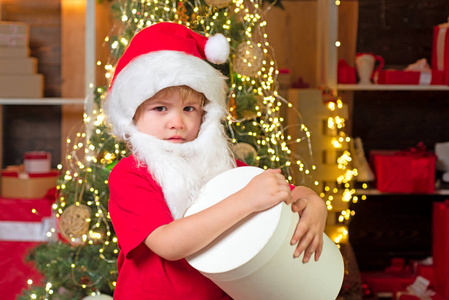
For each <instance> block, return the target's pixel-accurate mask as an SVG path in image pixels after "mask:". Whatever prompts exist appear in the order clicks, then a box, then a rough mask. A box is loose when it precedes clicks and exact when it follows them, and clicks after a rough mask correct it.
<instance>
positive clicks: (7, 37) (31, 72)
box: [0, 21, 44, 98]
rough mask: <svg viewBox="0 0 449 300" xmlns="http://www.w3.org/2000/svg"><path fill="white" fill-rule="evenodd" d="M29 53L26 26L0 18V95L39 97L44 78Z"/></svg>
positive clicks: (4, 96)
mask: <svg viewBox="0 0 449 300" xmlns="http://www.w3.org/2000/svg"><path fill="white" fill-rule="evenodd" d="M29 55H30V49H29V26H28V25H27V24H25V23H20V22H3V21H0V98H41V97H43V82H44V79H43V76H42V74H37V61H36V58H34V57H30V56H29Z"/></svg>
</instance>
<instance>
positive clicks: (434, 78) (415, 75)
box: [377, 70, 444, 85]
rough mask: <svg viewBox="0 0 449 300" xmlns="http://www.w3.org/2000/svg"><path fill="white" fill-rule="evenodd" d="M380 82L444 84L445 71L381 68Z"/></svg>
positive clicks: (378, 79) (378, 76)
mask: <svg viewBox="0 0 449 300" xmlns="http://www.w3.org/2000/svg"><path fill="white" fill-rule="evenodd" d="M377 83H378V84H419V85H429V84H430V85H439V84H444V72H443V71H436V70H435V71H432V72H419V71H401V70H380V71H379V72H378V74H377Z"/></svg>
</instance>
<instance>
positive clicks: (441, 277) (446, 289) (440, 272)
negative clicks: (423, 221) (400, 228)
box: [432, 200, 449, 299]
mask: <svg viewBox="0 0 449 300" xmlns="http://www.w3.org/2000/svg"><path fill="white" fill-rule="evenodd" d="M432 252H433V268H434V272H435V291H436V292H437V294H438V295H440V296H442V298H444V299H449V200H446V201H445V202H444V203H441V202H434V203H433V242H432Z"/></svg>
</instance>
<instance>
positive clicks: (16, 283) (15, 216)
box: [0, 198, 56, 299]
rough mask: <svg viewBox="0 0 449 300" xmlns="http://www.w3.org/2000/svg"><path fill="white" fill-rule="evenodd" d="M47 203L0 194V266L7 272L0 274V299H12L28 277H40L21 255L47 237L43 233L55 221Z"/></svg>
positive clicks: (49, 203) (0, 268)
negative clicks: (3, 196) (0, 195)
mask: <svg viewBox="0 0 449 300" xmlns="http://www.w3.org/2000/svg"><path fill="white" fill-rule="evenodd" d="M51 205H52V201H50V200H48V199H8V198H0V270H2V271H3V273H4V274H7V276H6V275H5V276H0V295H2V296H1V298H2V299H16V296H17V295H19V294H20V292H21V290H22V289H24V288H27V285H28V284H27V281H28V279H31V280H33V282H34V283H39V282H40V281H41V280H42V279H43V277H42V275H41V274H39V273H38V272H37V271H36V270H35V268H34V266H33V264H31V263H27V262H25V261H24V259H25V256H26V255H27V253H28V251H29V250H30V249H32V248H33V247H35V246H37V245H38V244H40V243H41V242H44V241H47V240H48V237H47V235H46V233H47V232H48V231H49V230H50V229H51V227H53V228H54V225H55V222H56V221H55V218H54V216H53V217H52V209H51Z"/></svg>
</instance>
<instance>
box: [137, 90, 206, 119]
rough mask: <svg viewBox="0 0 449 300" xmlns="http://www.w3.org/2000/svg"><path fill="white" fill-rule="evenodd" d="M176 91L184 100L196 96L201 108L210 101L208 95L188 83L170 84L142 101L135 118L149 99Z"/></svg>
mask: <svg viewBox="0 0 449 300" xmlns="http://www.w3.org/2000/svg"><path fill="white" fill-rule="evenodd" d="M174 93H179V95H180V96H181V99H182V100H183V101H184V100H186V99H187V98H189V97H194V99H195V98H196V99H195V100H199V101H200V102H201V106H200V107H201V108H203V107H204V105H205V104H206V103H207V101H208V100H207V98H206V96H204V94H203V93H200V92H197V91H195V90H194V89H192V88H191V87H189V86H187V85H180V86H170V87H167V88H165V89H162V90H160V91H159V92H157V93H156V94H154V95H153V96H152V97H151V98H148V99H147V100H145V101H144V102H142V104H140V105H139V107H138V108H137V109H136V113H135V114H134V117H133V120H134V121H136V120H137V118H138V117H139V116H140V114H141V113H142V111H143V107H144V105H145V104H146V103H147V101H151V100H157V99H161V98H165V97H168V96H171V95H173V94H174Z"/></svg>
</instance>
